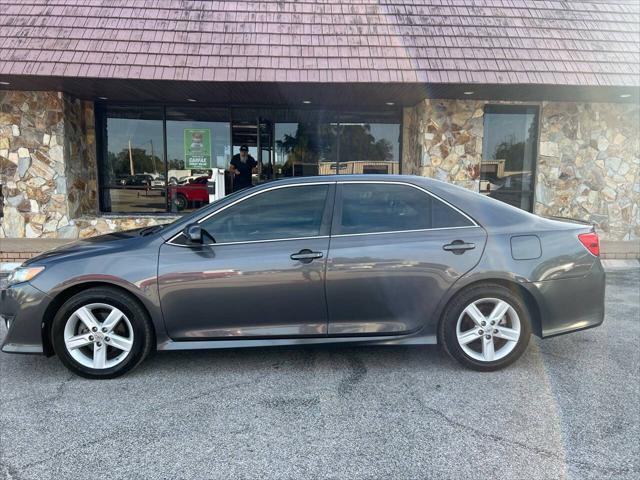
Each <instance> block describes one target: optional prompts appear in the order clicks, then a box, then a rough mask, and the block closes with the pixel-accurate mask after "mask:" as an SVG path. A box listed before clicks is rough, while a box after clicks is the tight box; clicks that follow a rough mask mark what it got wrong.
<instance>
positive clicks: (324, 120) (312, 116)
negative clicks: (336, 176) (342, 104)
mask: <svg viewBox="0 0 640 480" xmlns="http://www.w3.org/2000/svg"><path fill="white" fill-rule="evenodd" d="M332 117H333V116H332V115H329V114H327V113H325V112H314V111H289V112H281V113H280V115H279V116H278V121H277V122H276V123H275V129H274V130H275V134H274V136H275V142H274V145H275V155H274V178H285V177H308V176H314V175H327V174H333V173H336V171H335V170H332V169H331V168H330V166H331V165H335V163H336V161H337V158H338V156H337V138H338V137H337V135H338V124H337V122H336V121H332V119H333V118H332Z"/></svg>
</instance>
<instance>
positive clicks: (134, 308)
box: [51, 287, 154, 379]
mask: <svg viewBox="0 0 640 480" xmlns="http://www.w3.org/2000/svg"><path fill="white" fill-rule="evenodd" d="M92 303H102V304H107V305H110V306H113V307H116V308H118V309H119V310H120V311H121V312H123V313H124V314H125V315H126V317H127V319H128V320H129V322H130V324H131V327H132V329H133V345H132V346H131V350H130V351H129V353H128V354H127V356H126V357H125V358H124V360H122V361H121V363H119V364H117V365H115V366H113V367H110V368H104V369H95V368H89V367H87V366H85V365H83V364H81V363H79V362H78V361H77V360H76V359H74V358H73V357H72V356H71V354H70V353H69V351H68V350H67V347H66V345H65V340H64V329H65V325H66V323H67V320H68V319H69V318H70V317H71V316H72V315H73V313H74V312H75V311H76V310H78V309H79V308H80V307H83V306H85V305H89V304H92ZM51 343H52V345H53V349H54V351H55V353H56V354H57V355H58V358H60V360H61V361H62V363H63V364H64V365H65V366H66V367H67V368H68V369H69V370H71V371H72V372H74V373H76V374H77V375H80V376H82V377H85V378H92V379H109V378H115V377H119V376H121V375H124V374H125V373H127V372H129V371H131V370H133V369H134V368H135V367H137V366H138V365H139V364H140V363H141V362H142V361H143V360H144V359H145V357H146V356H147V355H148V354H149V352H150V351H151V350H152V348H153V345H154V333H153V327H152V325H151V320H150V319H149V316H148V315H147V312H146V311H145V310H144V309H143V308H142V307H141V306H140V305H139V303H138V302H137V301H136V300H135V299H134V298H133V297H132V296H130V295H128V294H126V293H124V292H122V291H120V290H117V289H113V288H109V287H95V288H89V289H87V290H85V291H82V292H80V293H77V294H76V295H74V296H73V297H71V298H70V299H69V300H67V301H66V302H65V303H64V304H63V305H62V306H61V307H60V309H59V310H58V312H57V313H56V316H55V317H54V319H53V323H52V325H51ZM105 345H106V344H105ZM105 348H106V347H105ZM111 348H113V347H111Z"/></svg>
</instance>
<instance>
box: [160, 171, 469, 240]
mask: <svg viewBox="0 0 640 480" xmlns="http://www.w3.org/2000/svg"><path fill="white" fill-rule="evenodd" d="M346 184H367V185H375V184H383V185H389V184H391V185H404V186H408V187H413V188H416V189H418V190H420V191H421V192H423V193H426V194H427V195H429V196H430V197H432V198H435V199H436V200H439V201H441V202H442V203H444V204H445V205H447V206H448V207H450V208H452V209H453V210H455V211H456V212H458V213H460V214H461V215H462V216H464V217H465V218H466V219H467V220H469V221H470V222H471V223H472V224H473V225H464V226H461V227H436V228H418V229H412V230H390V231H386V232H365V233H335V234H334V233H333V231H334V228H335V225H336V221H337V219H338V218H339V215H336V214H337V213H340V211H341V210H342V191H341V189H340V188H339V187H340V186H342V185H346ZM306 185H335V187H336V188H335V191H334V198H333V199H331V198H327V201H326V202H325V209H326V208H327V207H329V210H330V211H331V212H332V213H331V215H332V218H331V219H330V221H329V222H330V226H331V228H330V231H329V235H315V236H311V237H285V238H273V239H268V240H246V241H239V242H221V243H202V244H197V245H182V244H179V243H174V240H175V239H177V238H178V237H180V236H182V235H183V233H182V232H178V233H176V234H175V235H174V236H173V237H171V238H170V239H169V240H167V241H166V242H165V244H167V245H173V246H175V247H186V248H199V247H213V246H216V245H217V246H221V245H238V244H247V243H265V242H282V241H287V240H309V239H317V238H333V237H356V236H363V235H386V234H394V233H415V232H428V231H432V230H434V231H437V230H458V229H463V228H481V226H480V225H479V224H478V223H477V222H476V221H475V220H474V219H473V218H471V217H470V216H469V215H467V214H466V213H465V212H463V211H462V210H460V209H459V208H458V207H456V206H454V205H452V204H451V203H449V202H447V201H446V200H444V199H443V198H441V197H439V196H438V195H435V194H433V193H431V192H430V191H428V190H426V189H424V188H423V187H420V186H418V185H414V184H413V183H408V182H401V181H397V180H393V181H384V180H345V181H343V180H334V181H318V182H300V183H294V184H286V185H275V186H272V187H269V188H265V189H263V190H260V191H257V192H253V193H251V194H249V195H247V196H245V197H242V198H239V199H237V200H235V201H233V202H231V203H229V204H228V205H225V206H224V207H222V208H220V209H218V210H216V211H215V212H211V213H210V214H208V215H205V216H204V217H202V218H200V219H199V220H197V221H196V222H194V223H198V224H200V223H202V222H204V221H205V220H207V219H209V218H211V217H213V216H214V215H217V214H218V213H220V212H222V211H224V210H226V209H227V208H229V207H232V206H233V205H236V204H237V203H240V202H243V201H245V200H248V199H249V198H252V197H254V196H256V195H260V194H262V193H265V192H269V191H271V190H277V189H280V188H290V187H301V186H306ZM339 191H340V194H339V193H338V192H339ZM330 194H331V191H329V196H330ZM325 213H326V210H325Z"/></svg>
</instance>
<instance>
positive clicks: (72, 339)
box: [51, 288, 153, 378]
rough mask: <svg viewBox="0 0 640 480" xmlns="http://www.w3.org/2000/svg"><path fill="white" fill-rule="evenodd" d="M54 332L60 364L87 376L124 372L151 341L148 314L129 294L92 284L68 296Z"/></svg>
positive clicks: (145, 350) (112, 374) (52, 329)
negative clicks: (93, 286) (86, 288)
mask: <svg viewBox="0 0 640 480" xmlns="http://www.w3.org/2000/svg"><path fill="white" fill-rule="evenodd" d="M51 335H52V343H53V347H54V350H55V352H56V354H57V355H58V357H59V358H60V360H61V361H62V363H63V364H64V365H65V366H66V367H67V368H69V369H70V370H71V371H73V372H74V373H77V374H78V375H81V376H83V377H87V378H114V377H118V376H120V375H123V374H124V373H126V372H128V371H130V370H132V369H133V368H135V367H136V366H137V365H138V364H139V363H140V362H142V360H144V358H145V357H146V356H147V355H148V353H149V351H150V350H151V347H152V344H153V340H152V339H153V335H152V328H151V323H150V321H149V318H148V316H147V314H146V312H145V311H144V310H143V309H142V308H141V307H140V306H139V305H138V303H137V302H136V301H135V300H134V299H133V298H131V297H130V296H129V295H126V294H124V293H121V292H119V291H117V290H113V289H110V288H91V289H88V290H86V291H84V292H80V293H78V294H76V295H74V296H73V297H71V298H70V299H69V300H67V301H66V302H65V303H64V305H62V307H61V308H60V310H59V311H58V313H57V314H56V316H55V318H54V320H53V324H52V328H51Z"/></svg>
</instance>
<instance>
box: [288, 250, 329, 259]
mask: <svg viewBox="0 0 640 480" xmlns="http://www.w3.org/2000/svg"><path fill="white" fill-rule="evenodd" d="M322 257H323V253H322V252H312V251H311V250H309V249H308V248H305V249H303V250H300V251H299V252H298V253H292V254H291V260H300V261H301V262H303V263H310V262H312V261H313V259H315V258H322Z"/></svg>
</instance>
